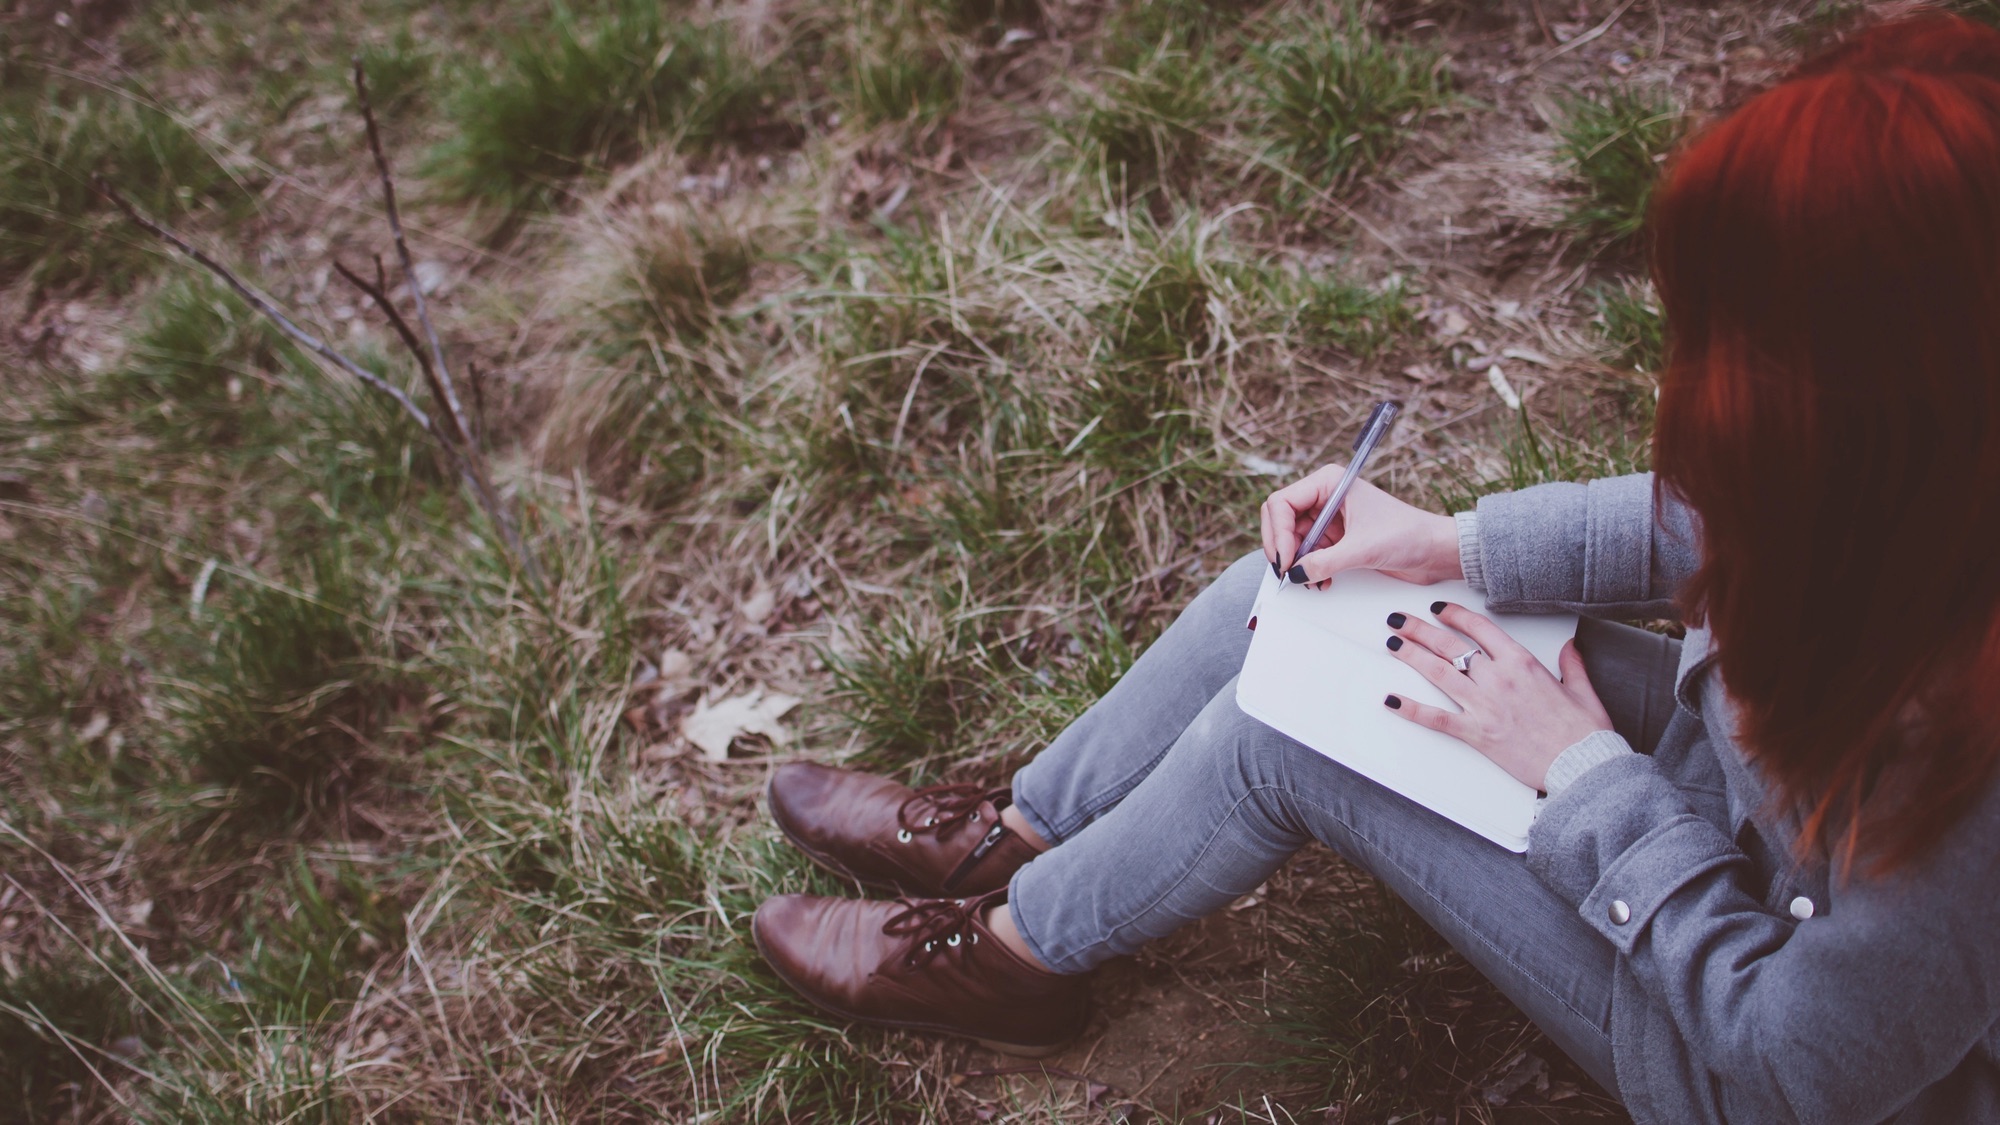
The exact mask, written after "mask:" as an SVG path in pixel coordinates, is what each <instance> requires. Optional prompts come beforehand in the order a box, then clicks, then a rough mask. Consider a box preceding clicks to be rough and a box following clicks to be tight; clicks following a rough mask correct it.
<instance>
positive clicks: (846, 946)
mask: <svg viewBox="0 0 2000 1125" xmlns="http://www.w3.org/2000/svg"><path fill="white" fill-rule="evenodd" d="M1005 896H1006V892H1005V891H1004V890H1001V891H994V892H991V893H989V894H985V895H981V896H979V897H977V898H970V899H962V898H961V899H950V898H933V899H899V900H896V901H893V902H884V901H879V900H863V899H845V898H822V897H819V896H817V895H778V896H776V897H774V898H770V899H766V900H765V902H764V904H763V905H762V906H759V907H758V908H757V916H756V918H755V919H753V920H752V922H751V926H750V932H751V933H752V934H754V935H755V936H756V939H757V949H758V951H759V952H760V953H762V954H763V955H764V960H766V961H768V962H770V964H771V968H772V969H774V970H776V972H777V974H778V976H780V977H781V978H783V979H784V981H785V983H786V984H789V985H791V986H792V987H793V988H794V989H796V990H798V992H799V994H800V995H802V996H804V997H805V998H806V999H808V1000H810V1001H812V1002H813V1003H814V1004H815V1005H817V1006H819V1007H820V1008H823V1009H825V1010H826V1011H829V1012H832V1013H833V1014H834V1015H837V1016H844V1017H846V1018H848V1019H854V1020H864V1021H866V1022H868V1023H877V1024H883V1025H885V1026H888V1027H901V1028H910V1029H913V1030H918V1031H941V1032H945V1033H947V1034H951V1035H964V1036H969V1037H971V1038H973V1039H977V1040H979V1041H980V1043H982V1044H984V1045H985V1046H987V1047H990V1048H992V1049H993V1050H996V1051H1004V1052H1006V1053H1008V1054H1015V1055H1028V1056H1031V1057H1039V1056H1042V1055H1048V1054H1053V1053H1055V1052H1056V1051H1057V1050H1059V1049H1061V1047H1062V1046H1063V1044H1065V1043H1067V1042H1069V1041H1070V1040H1071V1039H1074V1038H1075V1037H1076V1035H1077V1033H1078V1032H1080V1031H1082V1030H1083V1025H1084V1021H1085V1019H1086V1018H1087V1017H1088V1015H1089V1008H1088V1001H1089V996H1088V986H1087V985H1086V984H1085V980H1084V978H1083V977H1081V976H1066V975H1063V974H1060V973H1052V972H1049V971H1048V970H1047V969H1043V968H1041V967H1039V966H1036V965H1033V964H1030V963H1028V962H1027V961H1024V960H1022V959H1021V958H1019V957H1017V956H1015V955H1014V953H1013V952H1012V951H1011V950H1009V949H1008V948H1007V947H1006V946H1004V945H1002V944H1000V941H999V939H998V938H995V937H994V936H993V932H992V931H991V930H988V929H987V928H986V925H985V923H984V922H982V921H981V918H982V917H983V916H984V913H985V910H986V908H987V907H988V906H990V905H993V904H994V903H997V902H1000V901H1002V900H1003V899H1004V898H1005Z"/></svg>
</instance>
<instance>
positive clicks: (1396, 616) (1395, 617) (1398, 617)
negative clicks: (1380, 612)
mask: <svg viewBox="0 0 2000 1125" xmlns="http://www.w3.org/2000/svg"><path fill="white" fill-rule="evenodd" d="M1408 620H1409V618H1407V617H1404V616H1403V615H1402V614H1400V613H1392V614H1390V615H1389V628H1391V629H1401V628H1402V627H1403V623H1404V622H1405V621H1408Z"/></svg>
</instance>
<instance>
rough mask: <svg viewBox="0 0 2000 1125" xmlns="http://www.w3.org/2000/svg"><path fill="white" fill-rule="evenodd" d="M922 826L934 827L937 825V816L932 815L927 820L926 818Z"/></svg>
mask: <svg viewBox="0 0 2000 1125" xmlns="http://www.w3.org/2000/svg"><path fill="white" fill-rule="evenodd" d="M924 827H925V828H936V827H937V817H932V818H930V819H929V820H926V821H924Z"/></svg>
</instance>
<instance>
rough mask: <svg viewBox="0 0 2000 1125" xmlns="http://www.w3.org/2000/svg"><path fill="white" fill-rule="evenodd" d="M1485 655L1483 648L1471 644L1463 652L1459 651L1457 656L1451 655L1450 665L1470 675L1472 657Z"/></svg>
mask: <svg viewBox="0 0 2000 1125" xmlns="http://www.w3.org/2000/svg"><path fill="white" fill-rule="evenodd" d="M1485 655H1486V650H1485V649H1483V648H1480V647H1479V646H1478V645H1473V646H1472V647H1471V648H1470V649H1468V650H1466V651H1465V652H1461V653H1459V654H1458V655H1457V656H1454V657H1452V658H1451V666H1452V667H1454V668H1456V669H1458V670H1459V671H1461V672H1464V673H1465V674H1466V675H1471V674H1472V658H1473V657H1475V656H1485Z"/></svg>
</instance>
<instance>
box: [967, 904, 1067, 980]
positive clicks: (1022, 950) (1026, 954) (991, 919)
mask: <svg viewBox="0 0 2000 1125" xmlns="http://www.w3.org/2000/svg"><path fill="white" fill-rule="evenodd" d="M983 921H985V923H986V929H987V932H989V933H991V934H992V935H993V936H994V938H996V939H997V940H998V941H999V942H1000V944H1001V945H1004V946H1006V947H1007V951H1008V952H1010V953H1012V954H1013V955H1014V956H1016V957H1019V958H1020V959H1021V960H1023V961H1025V962H1027V963H1028V964H1030V965H1033V966H1034V967H1035V968H1037V969H1040V970H1041V971H1043V972H1045V973H1052V972H1054V971H1055V970H1054V969H1051V968H1049V967H1048V966H1047V965H1044V964H1042V959H1041V958H1039V957H1037V956H1035V951H1034V950H1032V949H1030V948H1028V939H1027V938H1024V937H1022V936H1021V931H1020V930H1019V929H1018V928H1016V927H1015V925H1014V912H1013V911H1012V910H1011V909H1009V908H1008V906H1007V904H1006V903H1005V902H996V903H994V904H993V905H992V906H989V907H987V908H986V917H985V918H984V919H983Z"/></svg>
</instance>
